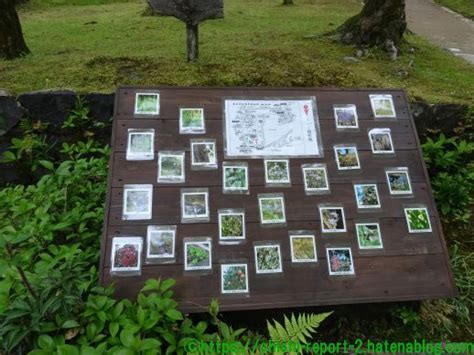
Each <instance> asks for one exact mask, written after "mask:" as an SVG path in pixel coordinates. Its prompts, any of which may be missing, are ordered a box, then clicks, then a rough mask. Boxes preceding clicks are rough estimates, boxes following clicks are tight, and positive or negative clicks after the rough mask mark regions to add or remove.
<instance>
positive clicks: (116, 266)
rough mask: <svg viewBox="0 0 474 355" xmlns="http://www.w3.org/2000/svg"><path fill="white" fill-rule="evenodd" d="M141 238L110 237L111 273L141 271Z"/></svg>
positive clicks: (125, 273)
mask: <svg viewBox="0 0 474 355" xmlns="http://www.w3.org/2000/svg"><path fill="white" fill-rule="evenodd" d="M142 248H143V239H142V238H141V237H114V238H113V239H112V250H111V253H110V256H111V268H110V272H111V274H123V275H127V274H128V275H139V274H140V271H141V265H142V263H141V258H142Z"/></svg>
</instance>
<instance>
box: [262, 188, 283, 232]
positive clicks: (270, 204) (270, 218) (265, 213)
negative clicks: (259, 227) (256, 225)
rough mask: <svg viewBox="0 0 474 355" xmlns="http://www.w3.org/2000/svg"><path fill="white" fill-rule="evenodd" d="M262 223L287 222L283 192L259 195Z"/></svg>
mask: <svg viewBox="0 0 474 355" xmlns="http://www.w3.org/2000/svg"><path fill="white" fill-rule="evenodd" d="M258 204H259V207H260V222H261V223H262V224H270V225H271V224H282V223H286V215H285V200H284V198H283V195H282V194H278V195H273V194H261V195H259V197H258Z"/></svg>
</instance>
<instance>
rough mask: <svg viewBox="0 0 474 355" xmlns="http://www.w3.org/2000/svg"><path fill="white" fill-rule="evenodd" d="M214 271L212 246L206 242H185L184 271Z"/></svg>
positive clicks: (209, 241)
mask: <svg viewBox="0 0 474 355" xmlns="http://www.w3.org/2000/svg"><path fill="white" fill-rule="evenodd" d="M210 269H212V244H211V240H210V239H208V240H206V241H200V240H199V241H198V240H196V241H191V240H187V241H184V270H186V271H192V270H210Z"/></svg>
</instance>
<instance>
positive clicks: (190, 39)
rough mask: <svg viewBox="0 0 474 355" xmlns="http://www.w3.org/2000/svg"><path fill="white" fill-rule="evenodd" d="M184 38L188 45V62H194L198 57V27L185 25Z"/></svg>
mask: <svg viewBox="0 0 474 355" xmlns="http://www.w3.org/2000/svg"><path fill="white" fill-rule="evenodd" d="M186 38H187V45H188V62H194V61H195V60H196V59H198V56H199V48H198V46H199V32H198V25H194V26H193V25H190V24H186Z"/></svg>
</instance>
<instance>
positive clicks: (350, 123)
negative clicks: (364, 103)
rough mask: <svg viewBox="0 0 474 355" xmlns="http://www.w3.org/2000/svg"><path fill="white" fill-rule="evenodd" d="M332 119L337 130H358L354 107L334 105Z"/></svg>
mask: <svg viewBox="0 0 474 355" xmlns="http://www.w3.org/2000/svg"><path fill="white" fill-rule="evenodd" d="M333 110H334V118H335V120H336V128H338V129H347V128H350V129H356V128H359V119H358V117H357V108H356V106H355V105H334V106H333Z"/></svg>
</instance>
